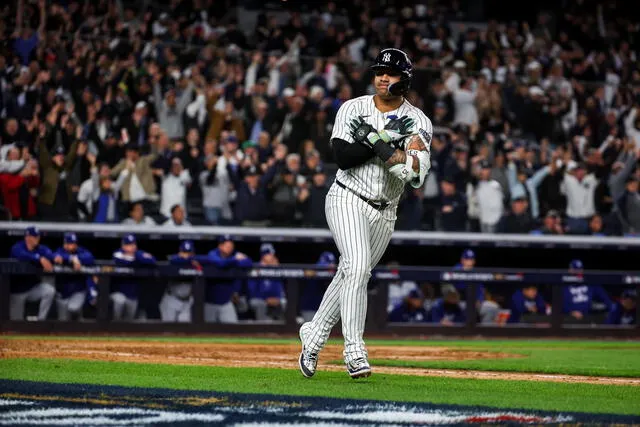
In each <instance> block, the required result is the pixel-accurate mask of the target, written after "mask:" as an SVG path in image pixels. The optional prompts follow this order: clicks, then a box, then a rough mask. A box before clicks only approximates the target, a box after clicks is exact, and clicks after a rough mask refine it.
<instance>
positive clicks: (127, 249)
mask: <svg viewBox="0 0 640 427" xmlns="http://www.w3.org/2000/svg"><path fill="white" fill-rule="evenodd" d="M137 250H138V245H136V244H135V243H131V244H128V245H122V252H124V253H125V254H134V253H136V251H137Z"/></svg>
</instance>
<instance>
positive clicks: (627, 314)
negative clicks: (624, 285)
mask: <svg viewBox="0 0 640 427" xmlns="http://www.w3.org/2000/svg"><path fill="white" fill-rule="evenodd" d="M637 301H638V294H637V293H636V291H635V289H625V290H624V291H623V292H622V296H620V301H619V302H617V303H615V304H614V305H613V306H612V307H611V310H609V314H608V315H607V319H606V320H605V323H606V324H608V325H635V324H636V304H637Z"/></svg>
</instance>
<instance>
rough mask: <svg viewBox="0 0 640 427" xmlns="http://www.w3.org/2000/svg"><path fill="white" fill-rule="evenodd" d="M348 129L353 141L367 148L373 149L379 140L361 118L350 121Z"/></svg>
mask: <svg viewBox="0 0 640 427" xmlns="http://www.w3.org/2000/svg"><path fill="white" fill-rule="evenodd" d="M349 129H350V133H351V136H352V137H353V139H354V140H355V141H356V142H358V143H360V144H364V145H366V146H367V147H373V145H374V144H375V143H376V142H378V140H380V137H379V136H378V132H376V129H375V128H374V127H373V126H371V125H370V124H369V123H367V122H365V121H364V118H362V116H358V117H357V118H355V119H352V120H351V122H349Z"/></svg>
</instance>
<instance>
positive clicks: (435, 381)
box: [0, 359, 640, 415]
mask: <svg viewBox="0 0 640 427" xmlns="http://www.w3.org/2000/svg"><path fill="white" fill-rule="evenodd" d="M0 378H3V379H14V380H28V381H45V382H56V383H82V384H97V385H120V386H130V387H160V388H171V389H181V390H210V391H220V392H243V393H268V394H285V395H300V396H327V397H341V398H353V399H375V400H392V401H406V402H432V403H447V404H461V405H482V406H494V407H500V408H513V409H516V408H522V409H536V410H550V411H579V412H591V413H617V414H626V415H640V403H639V402H640V387H633V386H611V385H592V384H561V383H545V382H529V381H503V380H475V379H459V378H437V377H433V378H430V377H410V376H401V375H382V374H375V375H373V376H372V377H371V378H370V379H368V380H364V381H353V380H351V379H350V378H349V377H348V376H347V375H346V373H341V372H318V373H317V374H316V376H315V377H314V378H313V379H310V380H309V379H305V378H302V377H301V376H300V374H299V373H298V372H297V371H295V370H284V369H259V368H221V367H205V366H172V365H153V364H135V363H122V362H95V361H78V360H57V359H47V360H40V359H0Z"/></svg>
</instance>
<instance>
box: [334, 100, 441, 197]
mask: <svg viewBox="0 0 640 427" xmlns="http://www.w3.org/2000/svg"><path fill="white" fill-rule="evenodd" d="M404 115H407V116H409V117H411V118H413V119H414V121H415V123H416V125H415V129H413V133H414V134H422V136H423V137H422V139H423V141H428V143H426V144H425V146H426V148H427V151H430V144H431V135H432V133H433V128H432V125H431V120H429V119H428V118H427V116H425V114H424V113H423V112H422V111H421V110H420V109H418V108H416V107H414V106H413V105H411V103H410V102H409V101H407V100H405V101H404V102H403V103H402V105H400V107H399V108H398V109H397V110H395V111H390V112H388V113H382V112H380V111H379V110H378V109H377V108H376V106H375V103H374V101H373V95H365V96H361V97H359V98H354V99H351V100H349V101H347V102H345V103H344V104H343V105H342V106H341V107H340V110H338V114H337V116H336V121H335V125H334V127H333V132H332V134H331V138H340V139H343V140H345V141H348V142H350V143H354V140H353V137H352V136H351V135H350V133H349V128H348V126H347V123H349V121H350V120H351V119H353V118H355V117H358V116H361V117H363V118H364V120H365V121H366V122H367V123H369V124H371V125H372V126H373V127H374V128H376V129H382V128H384V126H385V125H386V124H387V122H388V121H389V120H391V119H394V118H396V117H399V116H404ZM406 140H408V137H407V138H405V142H406ZM403 148H404V147H403ZM336 178H337V179H338V180H339V181H340V182H342V183H343V184H344V185H346V186H347V187H349V188H350V189H352V190H353V191H355V192H357V193H358V194H361V195H363V196H364V197H367V198H369V199H372V200H384V201H388V202H390V203H391V205H396V204H397V202H398V201H399V199H400V196H401V195H402V192H403V190H404V183H403V182H402V181H400V180H398V179H396V178H395V177H393V176H391V175H390V174H389V173H388V172H387V168H386V167H385V165H384V162H383V161H382V160H380V159H379V158H377V157H374V158H372V159H371V160H369V161H368V162H366V163H365V164H363V165H361V166H359V167H356V168H352V169H349V170H346V171H345V170H339V171H338V173H337V175H336Z"/></svg>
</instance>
